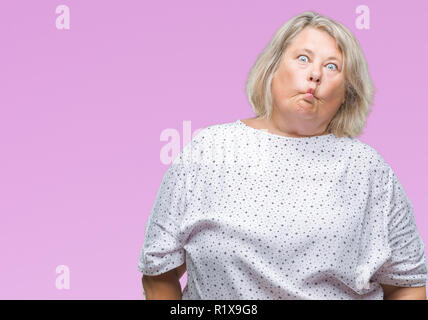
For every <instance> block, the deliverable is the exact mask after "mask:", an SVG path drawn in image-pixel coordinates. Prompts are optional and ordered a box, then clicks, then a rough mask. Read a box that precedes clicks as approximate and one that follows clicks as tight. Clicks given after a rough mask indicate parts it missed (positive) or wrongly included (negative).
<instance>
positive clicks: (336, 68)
mask: <svg viewBox="0 0 428 320" xmlns="http://www.w3.org/2000/svg"><path fill="white" fill-rule="evenodd" d="M300 57H306V58H308V57H307V56H305V55H304V54H302V55H300V56H298V57H297V59H298V60H299V61H302V62H306V61H304V60H301V59H299V58H300ZM330 64H331V65H333V66H335V68H334V69H331V68H328V69H329V70H337V65H336V64H334V63H329V64H327V65H330Z"/></svg>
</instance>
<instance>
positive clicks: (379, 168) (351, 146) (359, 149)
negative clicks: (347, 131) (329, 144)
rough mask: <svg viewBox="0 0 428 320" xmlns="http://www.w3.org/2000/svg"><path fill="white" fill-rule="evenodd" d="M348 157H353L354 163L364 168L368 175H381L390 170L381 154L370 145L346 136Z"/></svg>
mask: <svg viewBox="0 0 428 320" xmlns="http://www.w3.org/2000/svg"><path fill="white" fill-rule="evenodd" d="M346 147H347V151H348V155H349V156H348V158H349V159H353V160H354V163H355V165H358V166H360V168H366V170H367V171H368V172H369V174H370V175H379V174H380V175H382V174H385V173H388V171H390V170H392V169H391V167H390V165H389V163H388V162H387V161H386V160H385V158H384V157H383V156H382V154H381V153H380V152H379V151H378V150H377V149H376V148H374V147H373V146H372V145H370V144H368V143H366V142H363V141H361V140H359V139H357V138H347V143H346Z"/></svg>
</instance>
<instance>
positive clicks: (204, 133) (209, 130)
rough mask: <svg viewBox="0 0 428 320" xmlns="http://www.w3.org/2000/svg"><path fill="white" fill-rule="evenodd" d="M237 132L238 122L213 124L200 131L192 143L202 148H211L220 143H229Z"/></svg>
mask: <svg viewBox="0 0 428 320" xmlns="http://www.w3.org/2000/svg"><path fill="white" fill-rule="evenodd" d="M235 132H236V122H226V123H218V124H212V125H209V126H206V127H203V128H201V129H199V130H198V131H197V132H196V134H195V135H194V137H193V139H192V142H194V143H195V144H197V145H200V146H201V147H210V146H212V145H213V144H215V143H217V142H219V141H227V140H228V139H227V138H230V137H232V136H233V133H235Z"/></svg>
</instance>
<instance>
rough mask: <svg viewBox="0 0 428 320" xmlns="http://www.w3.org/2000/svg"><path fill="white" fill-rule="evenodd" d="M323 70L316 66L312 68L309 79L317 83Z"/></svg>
mask: <svg viewBox="0 0 428 320" xmlns="http://www.w3.org/2000/svg"><path fill="white" fill-rule="evenodd" d="M320 78H321V72H319V71H318V70H317V69H316V68H312V69H311V70H310V71H309V81H315V82H316V83H319V82H320V80H321V79H320Z"/></svg>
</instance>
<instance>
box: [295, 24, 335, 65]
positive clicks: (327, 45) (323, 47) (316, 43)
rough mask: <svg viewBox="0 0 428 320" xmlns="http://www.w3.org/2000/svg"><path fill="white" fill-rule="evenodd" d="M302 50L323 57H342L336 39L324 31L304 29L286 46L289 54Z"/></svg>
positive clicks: (310, 28)
mask: <svg viewBox="0 0 428 320" xmlns="http://www.w3.org/2000/svg"><path fill="white" fill-rule="evenodd" d="M304 48H307V49H309V50H311V51H313V52H315V54H320V55H325V56H326V57H329V56H334V57H337V58H341V57H342V53H341V51H340V49H339V47H338V46H337V43H336V39H334V38H333V37H332V36H331V35H329V34H328V33H327V32H326V31H324V30H320V29H316V28H312V27H306V28H304V29H303V30H302V31H300V32H299V33H298V34H297V35H296V36H295V37H294V39H293V40H292V41H291V43H290V44H289V45H288V46H287V51H290V52H291V51H296V50H301V49H304Z"/></svg>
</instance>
